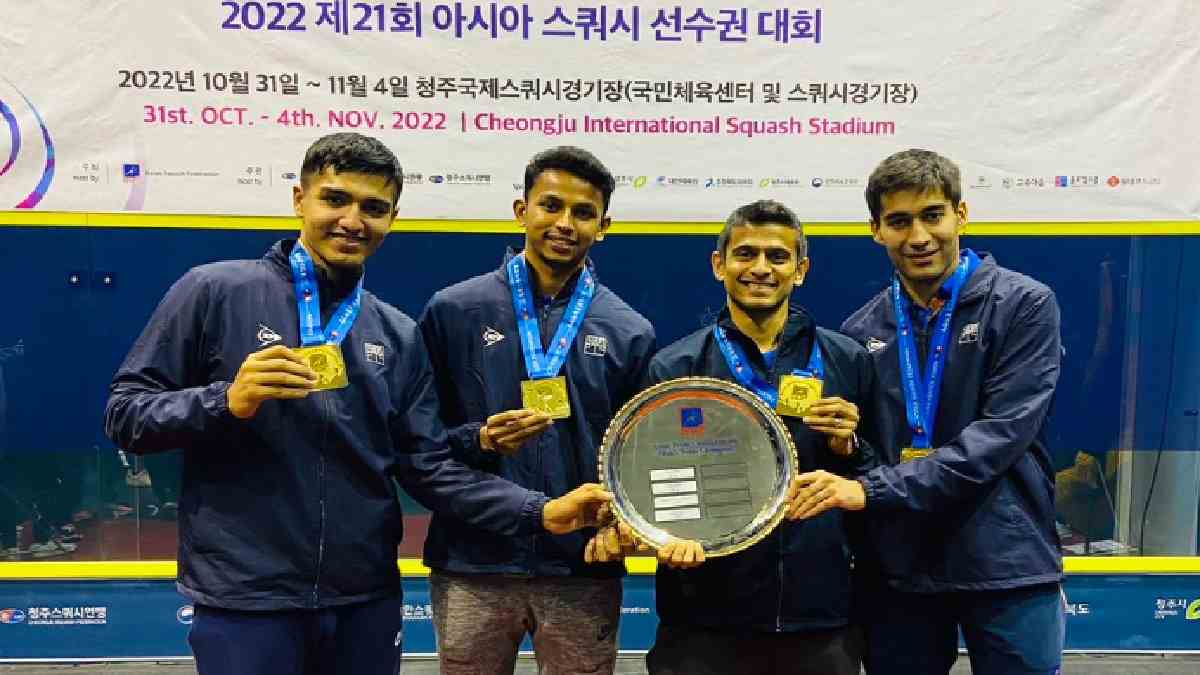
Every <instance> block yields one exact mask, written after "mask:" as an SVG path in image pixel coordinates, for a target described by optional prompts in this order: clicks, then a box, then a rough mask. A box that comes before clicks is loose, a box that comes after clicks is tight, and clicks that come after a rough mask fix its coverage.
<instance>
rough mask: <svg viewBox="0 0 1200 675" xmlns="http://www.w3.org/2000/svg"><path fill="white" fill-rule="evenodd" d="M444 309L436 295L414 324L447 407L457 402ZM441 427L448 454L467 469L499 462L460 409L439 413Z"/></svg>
mask: <svg viewBox="0 0 1200 675" xmlns="http://www.w3.org/2000/svg"><path fill="white" fill-rule="evenodd" d="M443 313H444V308H443V306H442V304H441V301H440V299H439V297H438V296H437V295H434V296H433V298H431V299H430V300H429V304H428V305H426V306H425V311H423V312H422V313H421V317H420V319H418V321H417V323H418V325H419V326H420V329H421V337H422V339H423V341H424V344H425V345H426V349H427V350H428V353H429V362H430V364H431V365H432V367H433V379H434V383H435V388H436V390H437V397H438V400H439V401H446V402H447V403H450V402H453V401H456V400H457V397H456V396H455V391H454V376H453V371H452V370H451V368H450V356H449V348H450V345H449V342H448V340H449V337H448V336H449V333H448V332H447V327H446V325H445V322H444V321H443V318H442V314H443ZM439 416H440V418H441V421H442V424H443V425H445V428H446V435H447V437H448V438H449V441H450V450H451V452H452V454H453V455H454V457H455V458H456V459H458V460H460V461H462V462H464V463H466V464H467V465H469V466H473V467H488V466H491V465H493V464H495V463H496V462H497V461H498V457H499V456H498V455H496V454H494V453H489V452H487V451H486V450H484V449H483V447H482V446H481V445H480V444H479V429H480V427H482V426H483V423H482V422H471V421H466V420H464V419H462V417H463V411H462V407H461V406H454V405H447V406H444V407H443V408H442V409H441V412H440V413H439Z"/></svg>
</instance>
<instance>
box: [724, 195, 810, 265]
mask: <svg viewBox="0 0 1200 675" xmlns="http://www.w3.org/2000/svg"><path fill="white" fill-rule="evenodd" d="M747 225H783V226H784V227H790V228H793V229H795V230H796V258H797V259H799V260H804V259H805V258H807V257H808V237H805V236H804V225H802V224H801V223H800V219H799V218H797V217H796V213H795V212H794V211H792V210H791V209H789V208H788V207H786V206H784V205H783V204H782V203H781V202H777V201H775V200H774V199H760V200H758V201H756V202H750V203H749V204H745V205H743V206H739V207H737V208H736V209H734V210H733V213H731V214H729V217H728V218H726V219H725V227H723V228H721V234H719V235H717V250H718V251H720V252H721V257H722V258H724V257H725V248H726V247H727V246H729V238H730V237H731V236H733V228H735V227H745V226H747Z"/></svg>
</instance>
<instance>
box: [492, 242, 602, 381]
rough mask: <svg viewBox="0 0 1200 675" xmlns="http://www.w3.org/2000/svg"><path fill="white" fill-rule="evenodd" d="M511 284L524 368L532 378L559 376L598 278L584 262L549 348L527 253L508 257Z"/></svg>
mask: <svg viewBox="0 0 1200 675" xmlns="http://www.w3.org/2000/svg"><path fill="white" fill-rule="evenodd" d="M507 267H508V285H509V288H510V289H512V301H513V311H514V312H516V315H517V330H518V332H520V334H521V351H522V352H523V353H524V355H525V372H526V373H528V374H529V379H531V380H541V379H545V378H549V377H556V376H557V375H558V371H560V370H562V367H563V364H564V363H566V362H567V355H568V354H569V353H570V351H571V345H572V344H573V343H574V342H575V337H576V336H577V335H579V329H580V328H582V327H583V319H584V317H586V316H587V311H588V307H590V306H591V304H592V298H594V297H595V296H596V280H595V279H594V278H592V273H591V272H590V271H589V270H588V268H587V266H586V265H585V266H584V268H583V271H582V272H580V274H579V282H578V283H576V284H575V292H574V294H572V295H571V301H570V302H569V303H568V305H567V311H566V313H565V314H564V315H563V318H562V321H560V322H559V324H558V331H557V332H555V334H554V339H553V341H551V343H550V351H549V352H543V350H542V333H541V331H540V330H539V328H538V320H537V310H536V309H535V308H534V306H533V286H532V285H531V284H530V283H529V267H528V266H527V265H526V264H525V254H524V253H521V254H520V255H515V256H513V257H512V258H511V259H509V261H508V263H507Z"/></svg>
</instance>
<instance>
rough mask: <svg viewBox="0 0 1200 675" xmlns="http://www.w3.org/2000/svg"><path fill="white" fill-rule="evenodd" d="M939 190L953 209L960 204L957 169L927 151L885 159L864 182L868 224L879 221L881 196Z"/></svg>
mask: <svg viewBox="0 0 1200 675" xmlns="http://www.w3.org/2000/svg"><path fill="white" fill-rule="evenodd" d="M910 190H911V191H914V192H928V191H930V190H941V191H942V196H944V197H946V199H949V200H950V204H951V205H952V206H953V207H954V208H956V209H957V208H958V203H959V202H960V201H962V182H961V179H960V178H959V173H958V166H957V165H955V164H954V162H952V161H950V160H949V159H947V158H945V157H943V156H941V155H939V154H937V153H936V152H933V151H931V150H921V149H919V148H913V149H911V150H902V151H900V152H897V153H896V154H894V155H892V156H891V157H888V158H887V159H885V160H883V161H882V162H880V163H879V166H877V167H875V170H874V171H872V172H871V177H870V178H869V179H868V180H867V190H866V197H867V208H868V209H870V210H871V222H872V223H878V222H879V214H880V213H881V212H882V211H883V196H884V195H888V194H892V193H894V192H905V191H910Z"/></svg>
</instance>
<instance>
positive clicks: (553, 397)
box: [521, 375, 571, 420]
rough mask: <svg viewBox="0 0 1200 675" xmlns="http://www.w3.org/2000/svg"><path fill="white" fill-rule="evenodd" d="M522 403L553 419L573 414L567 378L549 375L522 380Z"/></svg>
mask: <svg viewBox="0 0 1200 675" xmlns="http://www.w3.org/2000/svg"><path fill="white" fill-rule="evenodd" d="M521 405H522V406H524V407H526V408H530V409H532V410H536V411H538V412H540V413H545V414H547V415H549V416H550V417H551V419H556V420H557V419H563V418H565V417H570V416H571V401H570V400H569V399H568V398H567V378H565V377H563V376H561V375H560V376H559V377H548V378H545V379H541V380H523V381H522V382H521Z"/></svg>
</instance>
